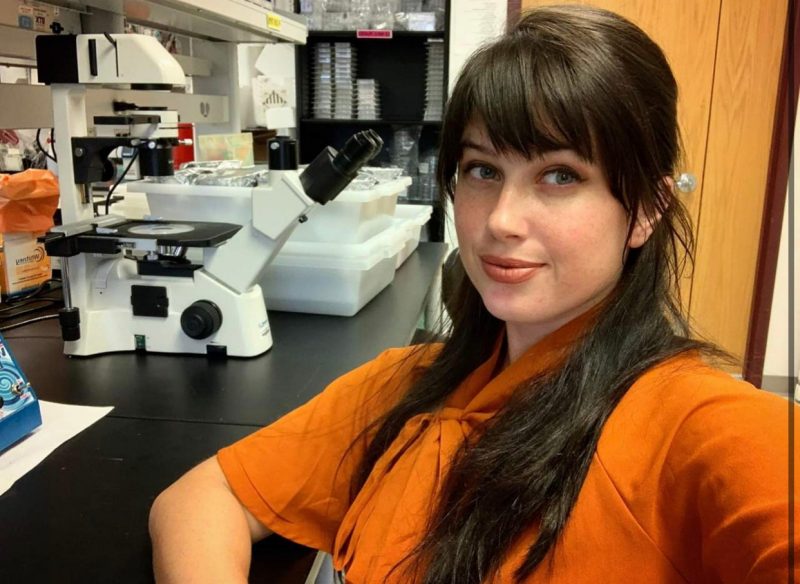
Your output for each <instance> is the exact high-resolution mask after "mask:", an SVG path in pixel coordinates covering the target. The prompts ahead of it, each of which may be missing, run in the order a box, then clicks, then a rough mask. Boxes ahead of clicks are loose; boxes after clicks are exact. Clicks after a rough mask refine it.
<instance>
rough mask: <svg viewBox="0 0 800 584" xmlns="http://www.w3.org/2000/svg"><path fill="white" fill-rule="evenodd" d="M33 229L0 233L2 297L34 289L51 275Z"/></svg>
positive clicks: (0, 286)
mask: <svg viewBox="0 0 800 584" xmlns="http://www.w3.org/2000/svg"><path fill="white" fill-rule="evenodd" d="M36 237H37V234H35V233H4V234H2V236H0V241H2V244H0V290H2V296H3V298H6V297H9V296H18V295H21V294H24V293H26V292H29V291H31V290H34V289H36V288H37V287H39V286H40V285H41V284H43V283H44V282H46V281H47V280H49V279H50V277H51V271H50V258H49V257H48V256H47V252H45V250H44V244H42V243H39V242H38V241H36Z"/></svg>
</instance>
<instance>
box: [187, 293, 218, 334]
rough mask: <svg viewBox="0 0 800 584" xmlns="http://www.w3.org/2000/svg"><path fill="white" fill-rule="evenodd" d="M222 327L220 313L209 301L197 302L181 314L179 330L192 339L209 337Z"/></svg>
mask: <svg viewBox="0 0 800 584" xmlns="http://www.w3.org/2000/svg"><path fill="white" fill-rule="evenodd" d="M221 326H222V312H221V311H220V309H219V308H218V307H217V305H216V304H214V303H213V302H211V301H210V300H198V301H197V302H195V303H193V304H192V305H191V306H189V307H188V308H187V309H186V310H184V311H183V313H182V314H181V328H182V329H183V332H185V333H186V335H187V336H190V337H192V338H193V339H198V340H199V339H205V338H207V337H210V336H211V335H213V334H214V333H215V332H217V331H218V330H219V327H221Z"/></svg>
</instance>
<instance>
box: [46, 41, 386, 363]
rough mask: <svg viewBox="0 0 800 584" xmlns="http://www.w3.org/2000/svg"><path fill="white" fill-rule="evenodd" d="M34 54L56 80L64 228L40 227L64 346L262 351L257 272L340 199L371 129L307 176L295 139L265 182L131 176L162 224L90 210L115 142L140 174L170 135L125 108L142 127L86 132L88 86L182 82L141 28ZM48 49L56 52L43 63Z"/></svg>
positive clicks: (165, 156) (165, 155) (152, 172)
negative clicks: (191, 251) (57, 262)
mask: <svg viewBox="0 0 800 584" xmlns="http://www.w3.org/2000/svg"><path fill="white" fill-rule="evenodd" d="M40 39H45V40H41V41H40ZM47 39H52V40H47ZM40 43H41V44H40ZM37 53H38V59H39V62H40V79H42V80H43V81H44V82H45V83H50V84H52V92H53V102H54V114H55V116H54V117H55V120H56V122H55V132H56V136H57V142H56V152H57V155H58V160H59V184H60V188H61V209H62V220H63V225H62V226H59V227H55V228H53V229H52V230H51V232H50V233H48V234H47V236H45V245H46V248H47V251H48V253H49V254H51V255H54V256H61V258H62V275H63V286H64V297H65V308H64V309H63V311H62V314H61V315H60V318H61V325H62V336H63V337H64V340H65V343H64V351H65V353H66V354H69V355H82V356H85V355H95V354H99V353H106V352H112V351H131V350H146V351H154V352H165V353H198V354H209V355H226V356H236V357H252V356H255V355H259V354H261V353H263V352H265V351H267V350H268V349H269V348H270V347H271V346H272V335H271V333H270V327H269V321H268V318H267V311H266V306H265V301H264V297H263V294H262V290H261V287H260V286H259V285H258V284H257V282H258V281H259V279H260V278H261V276H262V273H263V271H264V269H265V268H266V266H267V265H268V264H269V262H270V261H271V260H272V258H274V257H275V255H276V254H277V252H278V251H279V250H280V248H281V247H282V246H283V244H284V243H285V242H286V240H287V239H288V238H289V235H290V234H291V232H292V230H293V229H294V227H295V225H296V224H297V223H298V221H302V220H305V214H306V213H307V212H308V210H309V209H310V208H311V207H313V206H314V205H316V204H319V203H321V204H324V203H326V202H327V201H329V200H331V199H332V198H333V197H335V196H336V195H337V194H338V193H339V192H341V190H343V189H344V188H345V187H346V186H347V184H348V183H349V182H350V180H352V178H354V177H355V175H356V173H357V171H358V169H359V168H360V167H361V166H362V165H363V164H365V163H366V162H367V161H368V160H369V159H371V158H372V157H373V156H374V155H375V154H377V152H378V151H379V150H380V147H381V144H382V143H381V140H380V138H379V137H378V136H377V134H375V133H374V132H372V131H370V130H368V131H366V132H361V133H359V134H357V135H356V136H354V137H353V138H351V139H350V141H348V143H347V145H345V147H344V148H343V149H342V151H341V152H339V153H337V152H336V151H335V150H333V149H332V148H327V149H326V150H324V151H323V152H322V153H321V154H320V156H318V157H317V159H315V160H314V162H312V164H311V165H309V167H308V168H307V169H306V170H304V171H303V173H299V172H298V171H297V161H296V144H295V143H294V142H293V141H291V140H287V139H278V140H275V141H273V142H270V148H271V149H274V150H275V151H276V152H275V154H276V155H277V156H276V157H275V158H274V160H273V157H272V156H271V157H270V171H269V173H268V184H266V185H259V186H257V187H253V188H229V187H226V188H217V189H218V190H216V191H215V187H213V186H195V185H179V184H161V183H159V182H132V183H129V185H128V190H129V191H135V190H139V191H142V192H146V193H147V196H148V202H149V204H150V209H151V213H152V214H153V215H155V216H158V217H159V220H152V221H130V220H128V219H125V218H122V217H116V216H113V215H105V216H98V217H95V216H94V212H93V206H92V202H91V201H90V200H89V199H88V196H87V193H89V192H90V190H91V189H90V184H91V182H96V181H98V180H110V179H111V178H112V177H113V169H110V168H109V166H110V165H109V163H108V161H107V159H106V157H107V155H108V153H109V152H110V151H111V150H113V149H115V148H117V147H119V146H123V145H127V146H131V147H135V148H137V149H138V150H137V154H138V155H139V163H140V171H141V173H142V174H143V175H144V176H163V175H169V174H171V173H172V160H171V147H172V146H174V145H176V144H177V143H178V142H177V137H172V136H170V135H169V134H167V135H166V136H165V135H164V132H163V131H162V132H161V133H158V125H159V122H160V121H161V120H160V119H158V118H159V116H158V115H155V116H154V115H153V112H152V111H148V112H146V115H135V114H134V115H128V116H127V117H126V118H125V120H126V121H127V122H128V123H129V125H130V127H131V128H134V127H135V128H138V131H136V132H135V133H136V134H137V135H132V134H131V135H126V136H120V135H117V136H114V137H89V136H88V130H87V125H86V111H85V91H86V90H85V87H84V85H86V84H106V83H133V84H148V85H150V86H152V85H155V86H157V87H159V88H165V87H168V86H179V85H183V83H184V76H183V71H182V70H181V68H180V65H178V63H177V61H175V59H174V58H173V57H172V56H171V55H170V54H169V53H168V52H167V51H166V50H165V49H164V48H163V47H162V46H161V45H160V44H159V43H158V42H157V41H156V40H155V39H153V38H151V37H146V36H140V35H128V34H126V35H78V36H77V37H75V36H72V37H68V36H57V37H39V38H38V39H37ZM56 53H58V55H59V57H58V58H60V60H61V62H60V63H57V64H54V65H51V66H50V67H48V66H47V65H46V63H47V62H48V61H49V62H51V63H52V60H53V59H56V58H57V57H56V56H55V55H56ZM64 61H66V65H65V64H64ZM43 63H45V65H44V67H43V66H42V64H43ZM64 70H66V71H67V73H65V72H64ZM70 72H72V73H73V74H72V76H70ZM95 123H96V124H99V123H101V122H100V121H98V120H97V119H95ZM102 123H105V124H109V123H111V122H109V121H107V120H106V121H104V122H102ZM142 129H144V130H142ZM271 154H272V152H271ZM109 173H110V174H109ZM78 184H82V185H84V187H83V190H81V189H80V188H79V187H78ZM220 221H231V223H220ZM189 247H202V248H203V261H202V263H192V262H190V261H189V260H188V259H186V249H187V248H189Z"/></svg>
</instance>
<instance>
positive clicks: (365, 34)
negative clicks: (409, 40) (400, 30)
mask: <svg viewBox="0 0 800 584" xmlns="http://www.w3.org/2000/svg"><path fill="white" fill-rule="evenodd" d="M356 38H357V39H390V38H392V31H391V30H357V31H356Z"/></svg>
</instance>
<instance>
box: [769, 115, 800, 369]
mask: <svg viewBox="0 0 800 584" xmlns="http://www.w3.org/2000/svg"><path fill="white" fill-rule="evenodd" d="M798 122H800V116H799V117H798V120H796V121H795V126H794V144H793V146H792V152H793V157H792V168H793V169H794V172H793V173H791V172H790V176H789V180H792V178H793V179H794V217H793V221H794V242H793V246H794V274H790V273H789V220H790V218H789V213H788V197H787V206H786V208H785V210H784V214H783V227H782V230H781V244H780V250H779V252H778V271H777V274H776V276H775V291H774V293H773V297H772V312H771V313H770V319H769V334H768V336H767V351H766V356H765V359H764V375H776V376H781V377H789V376H791V375H794V376H795V377H798V376H800V326H798V325H799V324H800V287H798V286H797V275H798V274H800V260H798V256H800V253H798V252H800V237H799V236H798V234H797V226H798V224H800V209H799V208H798V207H799V206H798V204H797V194H798V193H800V168H798V156H799V155H800V123H798ZM792 174H794V177H792V176H791V175H792ZM792 275H793V276H794V281H793V282H792V281H790V276H792ZM790 292H793V294H794V315H790V314H789V293H790ZM790 334H793V335H794V355H793V357H794V372H793V373H792V372H791V371H790V363H789V357H790V353H789V335H790Z"/></svg>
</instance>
